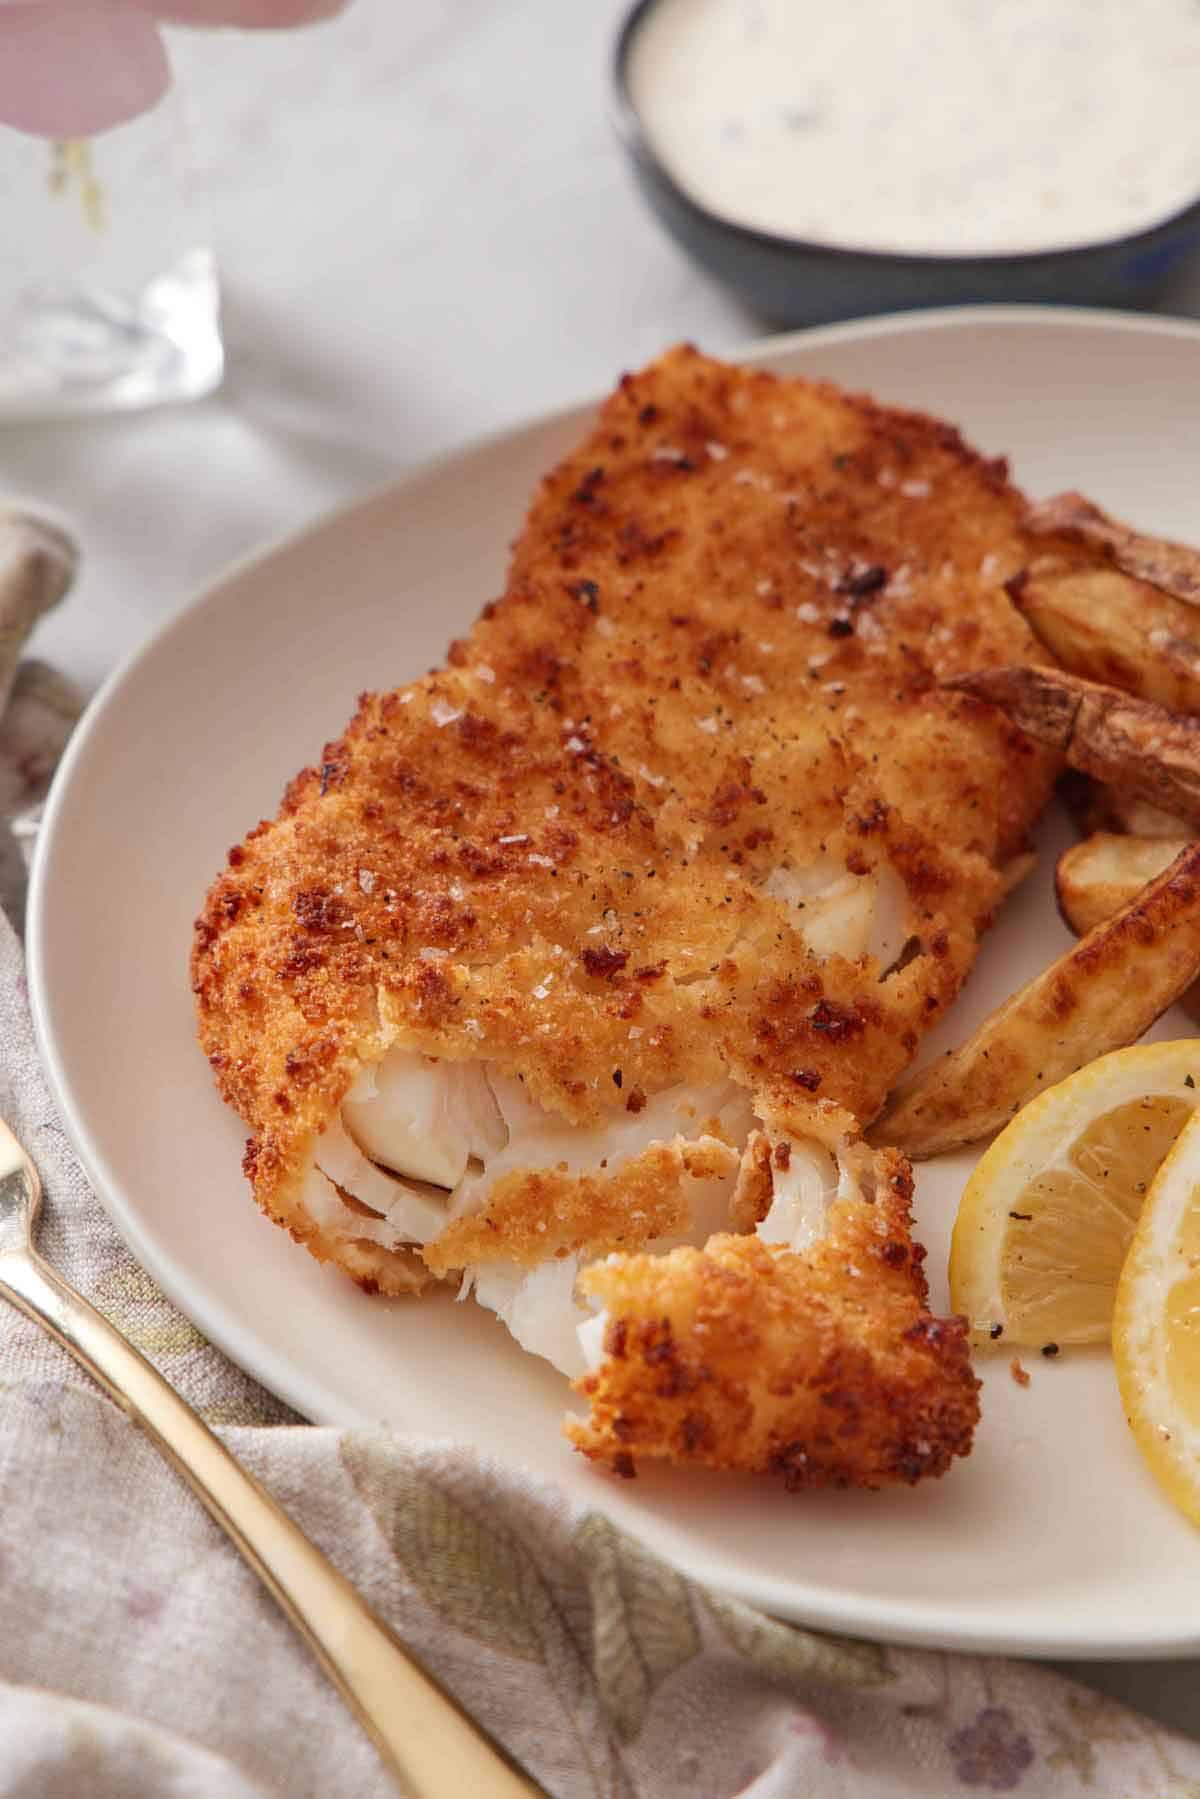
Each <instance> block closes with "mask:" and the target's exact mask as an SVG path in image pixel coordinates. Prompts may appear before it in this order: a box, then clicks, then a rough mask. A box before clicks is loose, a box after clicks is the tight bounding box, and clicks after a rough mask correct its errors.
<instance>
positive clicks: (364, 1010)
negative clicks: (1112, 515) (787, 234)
mask: <svg viewBox="0 0 1200 1799" xmlns="http://www.w3.org/2000/svg"><path fill="white" fill-rule="evenodd" d="M1021 508H1022V502H1021V499H1020V496H1019V495H1018V494H1016V492H1015V490H1013V489H1012V488H1011V487H1009V485H1008V484H1007V482H1006V480H1005V476H1004V470H1003V468H1002V466H1000V465H998V464H995V463H990V462H987V461H985V460H983V459H982V458H981V457H979V456H977V455H975V454H974V453H973V452H972V451H970V450H969V449H967V448H966V446H964V444H963V443H962V442H961V440H960V439H959V438H958V436H957V434H956V433H955V432H953V431H952V430H950V429H949V428H948V427H946V426H944V425H941V424H939V423H937V422H936V421H934V420H930V419H927V418H923V417H921V416H919V415H916V414H909V413H900V412H895V411H890V410H887V409H885V408H881V407H878V406H875V405H874V404H873V403H872V402H871V401H869V400H865V399H860V398H854V397H850V396H847V395H845V394H843V393H840V392H838V391H837V390H835V389H833V388H831V387H826V386H821V385H816V384H810V383H804V382H799V381H780V380H777V379H776V378H774V377H772V376H769V375H765V374H760V373H753V372H748V371H746V370H742V369H736V368H731V367H728V366H726V365H723V364H721V363H718V362H714V361H711V360H709V359H707V358H705V357H703V356H700V355H699V354H697V353H696V352H695V351H692V350H688V349H681V350H676V351H673V352H671V353H670V354H668V355H667V356H665V357H663V358H662V359H661V360H660V361H659V362H657V363H655V364H654V365H652V367H651V368H649V369H648V370H646V371H645V372H644V373H643V374H641V375H638V376H631V377H627V378H626V379H625V380H624V381H623V382H622V384H621V386H620V389H619V390H618V391H617V393H615V394H614V395H613V397H612V398H611V399H610V400H609V401H608V403H607V404H606V405H605V407H604V408H603V410H602V411H601V413H600V416H599V419H598V422H597V424H596V427H595V430H594V431H593V433H592V435H591V437H590V438H589V440H588V441H587V442H586V443H585V444H584V445H583V446H582V447H581V448H580V450H579V451H578V452H576V453H575V454H574V455H572V456H570V457H568V458H567V460H566V461H565V462H564V463H563V464H562V465H561V466H560V467H559V468H558V469H557V470H556V471H555V472H554V473H553V474H552V475H551V476H550V477H549V478H548V479H547V480H546V481H545V482H544V483H543V484H542V487H541V488H540V490H539V492H538V494H537V496H536V498H535V500H534V503H533V506H532V509H531V512H530V515H529V519H528V521H527V523H526V526H525V529H524V531H523V533H522V534H521V536H520V538H519V539H518V541H517V544H516V546H515V549H514V552H513V560H512V569H511V574H510V578H509V581H508V585H507V588H506V591H505V593H504V596H503V597H502V598H501V599H500V600H498V601H497V602H495V603H494V604H493V605H490V606H488V607H486V608H485V610H484V614H483V616H482V618H481V619H480V621H479V623H478V624H477V625H476V626H475V627H474V629H473V630H472V632H471V634H470V636H469V637H468V638H467V639H465V640H464V641H462V642H460V643H456V644H454V645H453V646H452V647H451V650H450V653H449V658H448V664H447V667H446V668H445V669H443V670H441V671H438V672H436V673H434V674H432V675H430V676H428V677H426V678H424V679H422V680H419V681H416V682H414V683H412V685H410V686H409V687H407V688H405V689H402V690H399V691H397V692H392V693H387V694H382V695H380V694H367V695H364V696H363V697H362V700H361V702H360V705H359V709H358V712H357V714H356V716H355V718H354V719H353V721H352V722H351V724H350V725H349V727H348V729H347V730H346V732H345V734H344V735H343V736H342V737H341V738H339V739H337V740H336V741H335V742H333V743H330V744H328V745H327V746H326V748H325V750H324V752H323V754H322V756H321V758H320V760H319V762H318V763H316V764H315V765H314V766H313V767H312V768H309V769H306V770H304V771H303V772H302V773H301V774H300V775H299V776H297V778H296V779H295V780H294V781H293V782H292V784H291V786H290V787H289V789H288V791H287V794H286V796H285V799H284V802H283V806H282V808H281V811H280V814H279V817H278V818H277V819H276V820H275V821H273V822H272V823H269V824H266V823H264V824H262V825H260V826H258V827H257V829H256V830H254V831H252V832H251V833H250V835H249V836H248V837H247V839H246V840H245V842H244V843H242V844H240V845H238V846H236V847H235V848H234V849H233V850H232V851H231V852H230V856H229V866H228V868H227V870H226V872H225V873H224V874H223V875H222V876H221V878H220V879H219V880H218V881H217V882H216V883H215V884H214V886H213V888H212V890H211V891H210V893H209V895H208V899H207V901H206V904H205V907H204V911H203V913H202V915H201V918H200V919H199V921H198V924H197V929H196V940H195V951H194V956H193V975H194V985H195V991H196V997H197V1006H198V1014H199V1028H200V1037H201V1041H202V1044H203V1046H204V1049H205V1051H206V1053H207V1054H208V1056H209V1060H210V1062H211V1064H212V1067H213V1070H214V1073H215V1075H216V1078H217V1082H218V1085H219V1086H220V1089H221V1091H222V1093H223V1094H224V1096H225V1098H226V1099H227V1100H228V1101H229V1102H230V1103H231V1104H232V1105H234V1106H235V1107H236V1108H237V1110H238V1111H239V1112H240V1113H241V1115H242V1117H243V1118H245V1119H246V1121H247V1123H248V1124H249V1126H250V1128H251V1130H252V1132H253V1135H252V1138H251V1141H250V1145H249V1148H248V1151H247V1171H248V1173H249V1175H250V1177H251V1180H252V1182H253V1185H254V1190H255V1193H256V1196H257V1197H258V1199H259V1202H260V1204H262V1205H263V1206H264V1208H265V1209H266V1210H267V1211H268V1212H270V1213H271V1214H272V1215H273V1216H276V1217H278V1218H280V1219H281V1220H283V1221H284V1222H285V1223H287V1224H288V1226H289V1228H292V1229H293V1230H294V1231H298V1232H300V1233H301V1234H303V1233H304V1232H305V1230H306V1225H305V1221H304V1218H303V1208H302V1204H301V1201H300V1199H299V1186H300V1183H301V1181H302V1180H303V1176H304V1173H305V1170H306V1169H307V1166H308V1163H309V1160H310V1158H311V1155H312V1151H313V1144H314V1142H315V1139H316V1137H317V1136H318V1135H319V1133H320V1132H321V1131H322V1130H323V1129H324V1128H325V1127H326V1125H327V1123H328V1122H329V1121H330V1120H331V1119H332V1118H333V1117H334V1116H335V1114H336V1110H337V1108H338V1106H339V1105H340V1102H341V1099H342V1097H343V1095H344V1093H345V1091H346V1088H347V1086H348V1085H349V1083H350V1081H351V1080H352V1078H353V1076H354V1074H355V1072H356V1071H357V1069H358V1067H359V1066H360V1064H361V1062H362V1061H370V1060H372V1059H374V1058H376V1057H378V1056H379V1055H381V1054H382V1053H383V1052H384V1050H385V1049H386V1048H387V1047H388V1046H389V1044H391V1043H394V1042H401V1043H404V1044H406V1045H408V1046H411V1047H415V1048H418V1049H420V1050H423V1051H424V1052H425V1053H426V1054H429V1055H434V1056H439V1057H446V1058H450V1059H461V1058H467V1057H476V1056H479V1055H486V1056H487V1057H488V1058H489V1059H490V1060H491V1061H492V1063H493V1064H495V1065H496V1066H497V1067H498V1068H499V1069H500V1070H501V1071H504V1072H507V1073H513V1074H520V1075H522V1076H523V1078H524V1081H525V1083H526V1091H527V1092H528V1094H529V1095H530V1097H531V1098H532V1099H534V1100H535V1101H537V1102H539V1103H540V1104H542V1105H543V1106H545V1107H546V1108H548V1109H549V1110H550V1111H552V1112H553V1113H555V1114H556V1115H558V1116H559V1117H561V1118H563V1119H566V1120H568V1121H571V1122H575V1123H586V1122H591V1121H595V1120H598V1119H600V1118H603V1117H604V1116H606V1115H611V1114H613V1113H615V1112H619V1111H620V1110H622V1109H624V1108H629V1109H631V1110H632V1109H634V1108H635V1107H636V1105H637V1104H638V1103H640V1101H641V1100H643V1099H644V1097H645V1096H646V1095H653V1094H655V1093H657V1092H659V1091H660V1090H662V1089H663V1088H665V1087H669V1086H672V1085H674V1084H677V1083H691V1084H694V1085H697V1086H699V1085H704V1084H708V1083H711V1082H713V1081H717V1080H721V1079H722V1078H725V1077H727V1076H729V1075H732V1076H733V1078H734V1079H735V1080H736V1081H738V1082H739V1083H741V1084H743V1085H745V1087H746V1088H747V1089H748V1090H749V1091H750V1093H751V1095H752V1097H753V1100H754V1104H755V1107H756V1109H757V1110H758V1111H759V1114H760V1116H765V1115H766V1114H767V1112H768V1111H769V1112H770V1113H771V1115H772V1117H773V1119H774V1120H775V1121H776V1123H777V1124H778V1126H779V1128H792V1129H794V1130H796V1131H799V1132H803V1130H804V1129H805V1128H806V1120H808V1118H809V1117H810V1108H811V1100H812V1096H813V1095H816V1096H817V1097H819V1098H822V1099H828V1100H832V1101H835V1102H837V1103H838V1104H839V1105H841V1106H844V1107H845V1108H846V1109H847V1110H848V1111H849V1112H851V1113H852V1114H854V1115H855V1116H856V1117H857V1118H859V1119H861V1120H864V1121H865V1120H868V1119H870V1118H872V1117H873V1116H875V1114H876V1113H877V1112H878V1111H879V1109H880V1107H881V1105H882V1103H883V1100H884V1097H885V1095H886V1093H887V1091H888V1089H889V1088H890V1086H891V1085H892V1084H893V1082H894V1081H895V1079H896V1077H897V1075H898V1074H899V1073H900V1071H901V1070H902V1069H903V1068H904V1067H905V1066H906V1065H907V1064H908V1062H909V1061H910V1060H911V1057H912V1055H913V1052H914V1050H915V1048H916V1045H917V1043H918V1040H919V1038H920V1035H921V1034H922V1032H923V1031H924V1030H925V1029H926V1028H927V1027H928V1026H929V1024H930V1023H931V1022H933V1020H934V1019H936V1018H937V1016H938V1015H939V1014H940V1013H941V1012H942V1011H943V1010H944V1008H945V1007H946V1006H947V1005H948V1004H949V1002H950V1001H951V1000H952V999H953V997H954V996H955V994H956V993H957V991H958V988H959V986H960V984H961V982H962V980H963V978H964V976H965V974H966V971H967V969H968V967H969V966H970V963H971V961H972V959H973V956H974V953H975V948H976V944H977V940H978V936H979V933H980V931H981V930H982V929H983V927H984V926H985V924H986V922H987V920H988V918H989V916H990V914H991V912H992V910H993V908H994V906H995V905H996V904H997V903H998V900H999V898H1000V896H1001V893H1002V891H1003V880H1002V877H1001V876H1000V874H999V873H998V872H997V871H998V868H999V866H1000V865H1001V864H1003V863H1005V862H1007V861H1008V860H1009V858H1010V857H1011V856H1012V855H1013V853H1014V852H1015V851H1016V850H1018V849H1019V848H1020V847H1021V846H1022V845H1023V844H1024V842H1025V838H1026V833H1027V831H1028V828H1029V825H1030V823H1031V821H1032V820H1033V818H1034V817H1035V816H1036V814H1037V812H1038V811H1039V810H1040V808H1041V806H1042V804H1043V802H1044V799H1045V797H1046V794H1047V791H1048V787H1049V782H1050V778H1051V774H1052V771H1053V766H1054V764H1053V759H1052V758H1051V757H1050V756H1048V755H1047V754H1045V753H1044V752H1042V751H1040V750H1039V749H1038V748H1037V747H1036V746H1034V745H1032V744H1031V743H1030V742H1029V740H1028V739H1027V738H1026V737H1025V736H1023V735H1022V733H1020V732H1019V731H1018V730H1016V729H1015V728H1014V727H1013V726H1012V725H1011V724H1010V723H1009V722H1008V721H1007V720H1005V719H1004V718H1003V717H1002V716H1001V715H1000V714H999V713H997V712H996V711H995V710H993V709H991V708H985V707H982V706H979V705H978V704H976V703H973V702H972V701H970V700H969V699H965V698H963V697H961V696H958V695H955V694H951V693H948V692H946V691H945V690H944V689H942V688H940V687H939V685H938V683H939V682H940V681H941V680H943V679H944V678H946V677H948V676H952V675H954V674H956V673H960V672H962V671H964V670H969V669H975V668H980V667H987V666H990V665H994V664H1004V663H1011V662H1013V661H1020V660H1027V659H1028V657H1029V655H1030V650H1031V644H1032V638H1031V636H1030V633H1029V631H1028V628H1027V627H1026V625H1025V624H1024V622H1023V621H1022V620H1021V619H1020V618H1019V617H1018V615H1017V614H1016V612H1015V611H1014V610H1013V608H1012V607H1011V605H1010V604H1009V602H1008V600H1007V597H1006V595H1005V593H1004V590H1003V586H1002V583H1003V581H1004V580H1005V578H1006V577H1008V576H1011V575H1012V574H1014V573H1015V572H1017V571H1018V570H1019V569H1020V568H1021V567H1022V566H1023V565H1024V562H1025V560H1026V559H1027V551H1028V544H1027V540H1026V537H1025V534H1024V529H1023V526H1022V523H1021ZM823 853H824V854H827V855H828V856H830V857H831V858H833V859H834V860H835V861H839V862H842V863H845V864H846V865H847V866H849V867H850V869H851V870H852V871H853V872H855V873H869V872H870V871H871V870H872V869H874V868H875V867H877V866H879V865H881V864H884V863H887V864H890V865H891V867H892V868H893V869H895V870H896V871H898V872H899V874H900V875H901V877H902V879H903V882H904V885H905V888H906V890H907V895H908V906H909V913H908V926H909V929H910V932H911V942H910V945H909V950H908V953H907V955H906V957H905V959H904V965H903V967H902V968H900V969H899V970H898V971H897V972H894V973H892V974H891V975H890V976H889V977H888V978H887V979H886V980H881V978H880V976H881V973H882V971H881V969H880V968H879V966H878V965H877V964H876V963H874V962H872V961H871V960H870V959H869V958H860V959H858V960H854V961H850V960H844V959H842V958H839V957H836V956H832V957H829V958H827V959H825V960H820V959H818V958H817V957H816V956H814V955H811V954H810V953H809V952H808V950H807V949H806V947H805V944H804V941H803V938H802V937H801V935H800V931H799V929H798V928H797V914H796V913H795V911H794V910H792V909H791V908H789V906H787V905H786V904H785V903H784V902H783V901H781V900H779V899H777V898H774V897H772V895H771V894H770V892H768V891H767V890H766V888H765V886H764V882H765V881H766V879H767V878H768V877H769V876H770V875H771V874H772V873H773V872H774V871H776V870H778V869H779V868H780V867H781V866H786V865H793V866H803V865H804V864H806V863H807V862H809V861H811V860H812V859H814V858H816V857H819V856H820V855H822V854H823ZM789 1121H790V1122H789ZM551 1189H554V1190H553V1191H552V1190H551ZM497 1203H498V1204H502V1205H503V1207H504V1208H505V1219H504V1228H503V1229H487V1228H486V1226H484V1227H479V1228H477V1229H476V1230H475V1234H474V1236H473V1237H472V1240H471V1242H470V1244H468V1242H467V1240H466V1238H465V1237H464V1238H463V1240H462V1242H461V1243H460V1244H459V1246H458V1248H457V1250H456V1251H455V1253H456V1254H462V1255H464V1256H465V1254H466V1253H467V1250H468V1248H470V1250H471V1252H472V1253H482V1250H483V1247H484V1245H483V1243H482V1238H483V1236H485V1235H486V1238H487V1243H488V1244H489V1245H490V1248H491V1253H492V1254H494V1255H496V1256H509V1255H511V1254H513V1253H514V1251H515V1252H516V1253H522V1252H521V1249H520V1245H521V1243H522V1242H523V1241H525V1240H526V1239H527V1238H528V1235H529V1232H530V1230H531V1229H536V1227H537V1224H538V1222H539V1220H542V1221H544V1219H545V1207H546V1206H547V1205H550V1206H551V1207H552V1208H554V1209H555V1210H556V1212H557V1213H558V1214H560V1215H565V1214H564V1204H565V1202H564V1200H563V1196H562V1194H561V1193H560V1192H559V1191H558V1190H557V1188H556V1187H555V1183H553V1182H550V1183H547V1181H546V1180H545V1178H544V1177H543V1176H542V1175H540V1174H538V1175H534V1176H531V1177H530V1179H529V1181H528V1182H526V1184H525V1186H524V1189H523V1196H522V1192H520V1191H517V1190H511V1191H506V1193H505V1194H504V1195H503V1196H498V1200H497ZM565 1213H566V1214H572V1208H571V1206H569V1205H567V1206H566V1207H565ZM585 1213H586V1206H585V1205H583V1204H580V1205H577V1206H575V1207H574V1210H573V1214H572V1215H574V1216H575V1217H577V1218H578V1219H579V1220H580V1222H579V1225H578V1228H577V1229H575V1230H574V1231H573V1233H572V1232H566V1233H560V1237H559V1239H556V1241H557V1242H558V1246H559V1247H571V1246H573V1244H575V1245H576V1246H577V1244H578V1243H583V1242H587V1241H591V1240H592V1239H593V1233H592V1232H591V1231H590V1228H589V1227H588V1226H587V1225H586V1219H585V1216H584V1215H585ZM485 1216H488V1217H490V1214H487V1215H485ZM647 1216H648V1217H649V1214H647ZM491 1223H492V1224H493V1225H494V1224H495V1223H496V1219H495V1218H492V1219H491ZM602 1235H603V1233H602ZM312 1246H313V1247H314V1248H317V1249H318V1253H322V1250H323V1249H324V1248H327V1247H328V1245H327V1244H326V1243H325V1242H324V1240H322V1242H321V1245H320V1246H318V1243H317V1242H316V1241H315V1240H314V1241H313V1244H312ZM333 1253H334V1254H335V1255H336V1254H337V1251H336V1247H335V1248H334V1249H333ZM385 1253H386V1252H385ZM432 1259H433V1260H435V1261H438V1260H439V1252H438V1251H434V1252H432ZM441 1259H442V1260H444V1259H445V1258H444V1257H442V1258H441ZM371 1278H372V1279H377V1278H378V1276H377V1275H373V1276H372V1277H371Z"/></svg>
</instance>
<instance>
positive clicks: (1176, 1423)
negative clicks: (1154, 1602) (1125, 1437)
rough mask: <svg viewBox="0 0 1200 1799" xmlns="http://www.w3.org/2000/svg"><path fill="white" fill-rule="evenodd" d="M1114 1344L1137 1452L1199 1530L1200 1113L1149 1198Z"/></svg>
mask: <svg viewBox="0 0 1200 1799" xmlns="http://www.w3.org/2000/svg"><path fill="white" fill-rule="evenodd" d="M1112 1340H1113V1360H1114V1362H1115V1363H1116V1369H1117V1384H1118V1386H1119V1387H1120V1389H1121V1402H1122V1404H1123V1405H1124V1407H1125V1416H1126V1418H1128V1420H1129V1427H1130V1429H1131V1430H1132V1431H1133V1434H1134V1437H1135V1438H1136V1439H1137V1444H1138V1448H1139V1449H1140V1450H1141V1452H1142V1454H1143V1455H1144V1456H1145V1458H1146V1461H1147V1463H1148V1464H1149V1467H1150V1472H1151V1473H1152V1474H1153V1476H1154V1478H1155V1480H1157V1482H1158V1484H1159V1486H1160V1487H1162V1489H1163V1491H1164V1492H1165V1493H1166V1494H1167V1495H1168V1497H1169V1498H1171V1499H1173V1500H1174V1501H1175V1504H1176V1505H1177V1506H1178V1507H1179V1509H1180V1510H1181V1511H1182V1512H1186V1514H1187V1516H1188V1517H1189V1518H1191V1519H1193V1520H1194V1521H1195V1522H1196V1523H1197V1524H1200V1114H1198V1115H1196V1116H1194V1117H1193V1118H1192V1119H1191V1121H1190V1123H1189V1124H1188V1125H1187V1126H1186V1127H1185V1128H1184V1130H1183V1131H1182V1133H1181V1134H1180V1136H1179V1138H1178V1140H1177V1142H1176V1144H1175V1147H1174V1149H1172V1151H1171V1152H1170V1154H1169V1155H1168V1156H1167V1159H1166V1161H1165V1162H1164V1163H1163V1165H1162V1167H1161V1168H1160V1169H1159V1172H1158V1175H1157V1177H1156V1179H1155V1181H1154V1184H1153V1186H1152V1187H1151V1189H1150V1192H1149V1194H1148V1195H1147V1197H1146V1204H1145V1207H1144V1208H1143V1211H1142V1215H1141V1218H1140V1220H1139V1221H1138V1227H1137V1230H1136V1232H1135V1233H1134V1238H1133V1243H1132V1245H1131V1247H1130V1250H1129V1255H1128V1257H1127V1258H1126V1261H1125V1267H1124V1270H1123V1271H1122V1274H1121V1281H1120V1285H1119V1286H1118V1288H1117V1303H1116V1309H1115V1311H1114V1313H1113V1329H1112Z"/></svg>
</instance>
